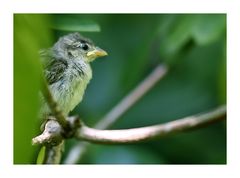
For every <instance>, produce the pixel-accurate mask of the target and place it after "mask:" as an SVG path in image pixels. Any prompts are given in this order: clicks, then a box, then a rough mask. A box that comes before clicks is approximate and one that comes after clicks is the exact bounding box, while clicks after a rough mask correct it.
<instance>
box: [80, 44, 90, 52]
mask: <svg viewBox="0 0 240 178" xmlns="http://www.w3.org/2000/svg"><path fill="white" fill-rule="evenodd" d="M80 48H82V49H83V50H85V51H87V50H88V48H89V46H88V45H87V44H86V43H81V44H80Z"/></svg>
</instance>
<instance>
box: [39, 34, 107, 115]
mask: <svg viewBox="0 0 240 178" xmlns="http://www.w3.org/2000/svg"><path fill="white" fill-rule="evenodd" d="M106 55H107V52H106V51H104V50H103V49H101V48H99V47H98V46H96V45H95V44H94V43H93V42H92V40H90V39H88V38H86V37H83V36H82V35H81V34H80V33H78V32H75V33H70V34H67V35H65V36H62V37H60V38H59V39H58V41H57V42H56V43H55V44H54V45H53V46H52V47H51V48H49V49H43V50H41V51H40V58H41V61H42V64H43V74H44V77H45V79H46V81H47V84H48V87H49V90H50V92H51V94H52V97H53V99H54V100H55V102H56V103H57V105H58V107H59V109H60V110H61V112H62V113H63V115H64V116H67V115H68V114H69V112H70V111H72V110H73V109H74V108H75V107H76V106H77V105H78V104H79V103H80V102H81V101H82V99H83V96H84V93H85V89H86V87H87V85H88V84H89V82H90V80H91V78H92V69H91V66H90V63H91V62H92V61H94V60H95V59H96V58H98V57H103V56H106ZM40 102H41V108H40V116H39V117H41V118H47V117H48V116H49V115H51V110H50V108H49V107H48V104H47V102H46V100H45V99H44V97H43V95H42V96H41V99H40Z"/></svg>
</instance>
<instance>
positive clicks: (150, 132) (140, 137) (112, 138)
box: [75, 106, 226, 144]
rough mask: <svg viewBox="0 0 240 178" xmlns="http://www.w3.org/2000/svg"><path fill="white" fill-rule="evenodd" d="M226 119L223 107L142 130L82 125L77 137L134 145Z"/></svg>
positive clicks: (99, 141) (97, 141)
mask: <svg viewBox="0 0 240 178" xmlns="http://www.w3.org/2000/svg"><path fill="white" fill-rule="evenodd" d="M225 117H226V106H221V107H219V108H217V109H215V110H213V111H210V112H208V113H204V114H200V115H194V116H189V117H186V118H183V119H178V120H175V121H171V122H168V123H164V124H159V125H153V126H148V127H141V128H133V129H123V130H98V129H94V128H89V127H87V126H85V125H82V126H81V127H80V128H79V129H78V130H77V132H76V135H75V137H76V138H77V139H80V140H85V141H90V142H96V143H111V144H119V143H121V144H122V143H134V142H139V141H146V140H150V139H153V138H158V137H163V136H166V135H169V134H172V133H176V132H179V131H185V130H189V129H193V128H196V127H199V126H202V125H205V124H209V123H212V122H216V121H219V120H222V119H225Z"/></svg>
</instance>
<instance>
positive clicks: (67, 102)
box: [50, 61, 92, 114]
mask: <svg viewBox="0 0 240 178" xmlns="http://www.w3.org/2000/svg"><path fill="white" fill-rule="evenodd" d="M91 78H92V70H91V67H90V65H89V64H87V63H85V62H84V61H74V62H71V63H69V64H68V67H67V69H66V70H65V71H64V73H63V77H62V78H61V80H58V81H57V82H55V83H52V84H51V85H50V90H51V92H52V94H53V97H54V99H55V100H56V101H57V103H58V105H59V107H60V108H61V109H62V111H63V113H65V114H68V113H69V112H70V111H71V110H73V109H74V108H75V106H76V105H77V104H78V103H79V102H81V100H82V97H83V95H84V91H85V89H86V87H87V84H88V83H89V81H90V79H91Z"/></svg>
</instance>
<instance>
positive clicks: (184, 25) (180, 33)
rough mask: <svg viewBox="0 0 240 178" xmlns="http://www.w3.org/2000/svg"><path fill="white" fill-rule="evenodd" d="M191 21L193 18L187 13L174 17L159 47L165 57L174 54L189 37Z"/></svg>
mask: <svg viewBox="0 0 240 178" xmlns="http://www.w3.org/2000/svg"><path fill="white" fill-rule="evenodd" d="M193 21H194V18H193V17H192V16H189V15H180V16H179V18H177V19H175V21H174V23H173V25H172V26H171V27H170V30H169V31H168V36H167V38H165V41H164V42H163V44H162V46H161V48H160V49H161V50H160V51H161V52H162V53H163V55H164V56H165V57H166V58H169V57H171V56H174V55H175V54H176V53H177V52H179V50H180V49H181V47H182V46H184V45H185V44H186V43H187V41H188V40H189V38H190V37H191V33H190V31H191V27H192V24H193Z"/></svg>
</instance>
